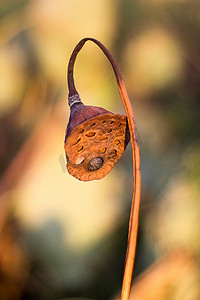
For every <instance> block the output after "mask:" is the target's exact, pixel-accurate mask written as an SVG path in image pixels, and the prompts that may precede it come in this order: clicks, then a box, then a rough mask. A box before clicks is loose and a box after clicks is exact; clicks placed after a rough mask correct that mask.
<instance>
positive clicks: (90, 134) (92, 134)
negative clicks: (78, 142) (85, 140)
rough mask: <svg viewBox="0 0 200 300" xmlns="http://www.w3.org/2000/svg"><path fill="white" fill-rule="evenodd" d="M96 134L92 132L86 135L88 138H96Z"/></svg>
mask: <svg viewBox="0 0 200 300" xmlns="http://www.w3.org/2000/svg"><path fill="white" fill-rule="evenodd" d="M95 134H96V132H93V131H90V132H88V133H86V136H87V137H92V136H94V135H95Z"/></svg>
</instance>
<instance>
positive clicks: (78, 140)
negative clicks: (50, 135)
mask: <svg viewBox="0 0 200 300" xmlns="http://www.w3.org/2000/svg"><path fill="white" fill-rule="evenodd" d="M80 140H81V138H78V139H77V141H76V142H75V143H74V144H73V145H77V144H78V143H79V142H80Z"/></svg>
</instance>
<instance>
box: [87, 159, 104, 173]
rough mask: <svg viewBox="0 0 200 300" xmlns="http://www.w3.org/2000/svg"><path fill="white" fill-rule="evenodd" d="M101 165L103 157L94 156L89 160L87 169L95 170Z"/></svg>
mask: <svg viewBox="0 0 200 300" xmlns="http://www.w3.org/2000/svg"><path fill="white" fill-rule="evenodd" d="M102 165H103V158H102V157H95V158H93V159H91V160H90V161H89V163H88V170H90V171H96V170H98V169H100V168H101V166H102Z"/></svg>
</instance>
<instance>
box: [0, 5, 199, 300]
mask: <svg viewBox="0 0 200 300" xmlns="http://www.w3.org/2000/svg"><path fill="white" fill-rule="evenodd" d="M0 28H1V34H0V70H1V71H0V176H1V183H0V241H1V242H0V299H1V300H10V299H12V300H35V299H39V300H40V299H41V300H43V299H44V300H46V299H47V300H48V299H49V300H51V299H52V300H54V299H72V298H73V299H77V298H79V299H99V300H100V299H102V300H106V299H119V297H120V296H119V295H120V289H121V283H122V276H123V269H124V259H125V252H126V243H127V233H128V219H129V213H130V205H131V198H132V161H131V147H130V145H129V146H128V148H127V150H126V152H125V153H124V154H123V156H122V158H121V160H120V161H119V162H118V163H117V164H116V166H115V167H114V168H113V170H112V171H111V172H110V173H109V174H108V175H107V176H106V177H105V178H104V179H102V180H101V181H93V182H88V183H84V182H79V181H78V180H76V179H75V178H73V177H71V176H70V175H69V174H68V173H67V172H66V167H65V164H66V162H65V154H64V136H65V128H66V125H67V122H68V117H69V107H68V104H67V94H68V90H67V86H66V82H65V76H66V67H67V63H68V60H69V57H70V55H71V52H72V50H73V48H74V47H75V45H76V44H77V43H78V41H79V40H80V39H82V38H83V37H87V36H89V37H94V38H96V39H98V40H100V41H101V42H102V43H103V44H105V46H106V47H107V48H108V49H109V50H110V51H111V53H112V54H113V56H114V57H115V59H116V60H117V62H118V64H119V67H120V69H121V72H122V75H123V78H124V81H125V84H126V87H127V90H128V94H129V96H130V99H131V102H132V106H133V110H134V113H135V116H136V122H137V127H138V131H139V135H140V148H141V165H142V166H141V170H142V199H141V210H140V226H139V235H138V245H137V256H136V263H135V270H134V280H133V294H132V295H131V299H135V300H150V299H159V300H198V299H200V268H199V266H200V218H199V216H200V202H199V199H200V171H199V170H200V134H199V131H200V125H199V123H200V4H199V2H198V1H192V0H190V1H189V0H188V1H184V0H182V1H180V0H179V1H178V0H177V1H170V0H165V1H159V0H157V1H156V0H154V1H153V0H149V1H144V0H143V1H142V0H140V1H139V0H136V1H132V0H85V1H82V0H58V1H54V0H35V1H33V0H32V1H31V0H27V1H25V0H17V1H11V0H8V1H0ZM75 82H76V87H77V90H78V92H79V94H80V96H81V98H82V100H83V102H84V103H85V104H88V105H96V106H102V107H104V108H105V109H108V110H111V111H113V112H115V113H122V114H125V112H124V109H123V106H122V103H121V100H120V97H119V94H118V90H117V85H116V82H115V78H114V74H113V71H112V68H111V66H110V64H109V62H108V61H107V59H106V58H105V56H104V55H103V53H102V52H101V51H100V49H98V47H97V46H96V45H94V44H92V43H91V42H87V43H86V44H85V46H84V48H83V49H82V51H81V53H80V54H79V56H78V59H77V61H76V65H75Z"/></svg>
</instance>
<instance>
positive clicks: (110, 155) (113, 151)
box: [108, 149, 117, 157]
mask: <svg viewBox="0 0 200 300" xmlns="http://www.w3.org/2000/svg"><path fill="white" fill-rule="evenodd" d="M116 155H117V150H115V149H114V150H112V151H111V152H109V154H108V157H114V156H116Z"/></svg>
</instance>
